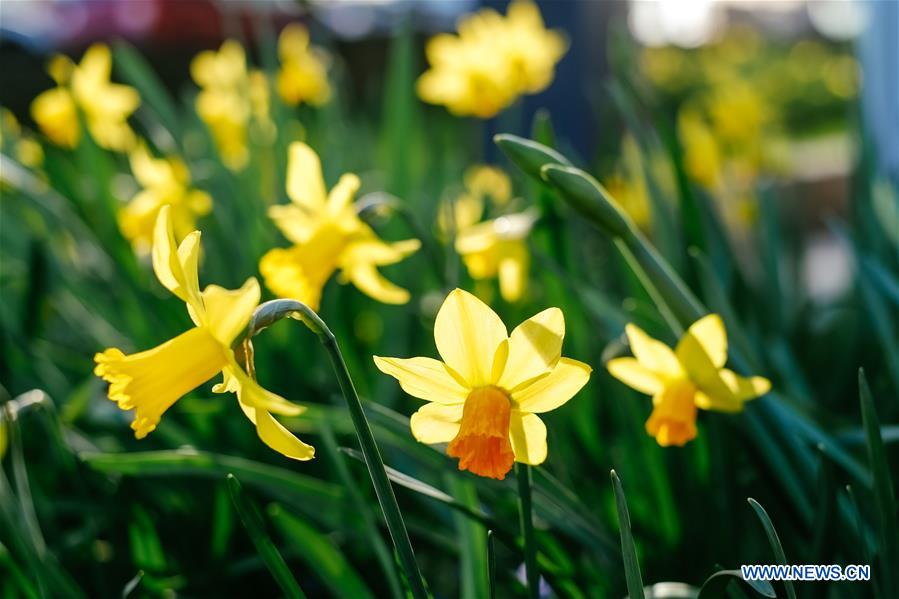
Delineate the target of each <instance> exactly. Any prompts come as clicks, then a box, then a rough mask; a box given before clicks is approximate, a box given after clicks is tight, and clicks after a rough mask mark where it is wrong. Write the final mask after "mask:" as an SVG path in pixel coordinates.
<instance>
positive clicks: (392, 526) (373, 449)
mask: <svg viewBox="0 0 899 599" xmlns="http://www.w3.org/2000/svg"><path fill="white" fill-rule="evenodd" d="M283 318H294V319H296V320H299V321H301V322H302V323H303V324H305V325H306V327H307V328H308V329H309V330H310V331H312V332H313V333H315V335H316V336H317V337H318V339H319V341H321V343H322V345H323V346H324V347H325V349H326V350H327V352H328V358H329V359H330V360H331V366H332V367H333V368H334V374H335V375H336V376H337V382H338V384H339V385H340V391H341V393H342V394H343V398H344V400H345V401H346V404H347V409H348V410H349V412H350V418H351V419H352V421H353V426H354V427H355V429H356V436H357V437H358V439H359V445H360V446H361V448H362V455H363V458H364V459H365V465H366V467H367V468H368V473H369V476H370V477H371V481H372V484H373V485H374V487H375V494H376V495H377V497H378V503H379V504H380V506H381V511H382V512H383V514H384V521H385V522H386V524H387V530H388V531H389V532H390V538H391V539H392V540H393V545H394V547H395V548H396V552H397V554H398V556H399V561H400V564H401V565H402V567H403V570H404V572H405V574H406V579H407V581H408V583H409V590H410V591H411V594H412V596H413V597H415V599H426V598H427V597H428V596H429V595H428V592H427V588H426V586H425V581H424V579H423V578H422V575H421V571H420V570H419V568H418V562H417V561H416V559H415V552H414V551H413V550H412V543H411V542H410V540H409V533H408V532H407V531H406V523H405V521H404V520H403V516H402V514H401V513H400V508H399V506H398V505H397V502H396V496H395V495H394V493H393V487H391V486H390V481H389V480H388V478H387V471H386V470H385V468H384V462H383V461H382V460H381V453H380V451H379V450H378V446H377V444H376V443H375V438H374V435H373V434H372V432H371V427H369V425H368V420H367V419H366V418H365V412H364V410H363V408H362V402H361V401H360V400H359V395H358V394H357V393H356V388H355V387H354V386H353V381H352V379H351V378H350V374H349V372H348V371H347V367H346V363H345V362H344V360H343V355H342V354H341V353H340V348H339V346H338V344H337V338H336V337H335V336H334V333H332V332H331V329H329V328H328V325H327V324H325V322H324V321H323V320H322V319H321V318H320V317H319V315H318V314H316V313H315V311H314V310H312V309H311V308H310V307H309V306H307V305H306V304H304V303H302V302H299V301H296V300H290V299H279V300H272V301H269V302H265V303H264V304H262V305H260V306H259V308H257V309H256V312H255V313H254V314H253V317H252V319H251V320H250V324H249V325H248V327H247V331H246V335H245V337H246V338H247V339H250V338H252V337H253V336H255V335H257V334H258V333H259V332H260V331H262V330H263V329H265V328H267V327H269V326H271V325H272V324H274V323H275V322H277V321H279V320H281V319H283Z"/></svg>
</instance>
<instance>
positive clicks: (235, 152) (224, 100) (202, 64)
mask: <svg viewBox="0 0 899 599" xmlns="http://www.w3.org/2000/svg"><path fill="white" fill-rule="evenodd" d="M190 73H191V76H192V77H193V79H194V81H195V82H196V83H197V85H199V86H200V88H201V90H200V93H199V94H197V103H196V107H197V114H198V115H199V117H200V119H202V121H203V122H204V123H206V126H207V127H209V131H210V132H211V134H212V137H213V140H214V141H215V145H216V147H217V149H218V152H219V155H220V156H221V158H222V161H223V162H224V163H225V166H227V167H228V168H230V169H231V170H240V169H241V168H243V167H244V166H245V165H246V163H247V160H249V157H250V154H249V149H248V148H247V131H248V126H249V121H250V117H251V116H252V115H253V112H254V108H255V111H256V112H257V113H258V112H259V109H260V107H259V106H256V107H254V106H253V102H252V99H251V89H250V75H249V73H248V72H247V57H246V54H245V53H244V49H243V46H241V45H240V43H239V42H236V41H234V40H226V41H225V42H224V43H223V44H222V46H221V48H219V51H218V52H216V51H214V50H205V51H203V52H200V53H199V54H197V56H196V57H194V59H193V61H192V62H191V64H190Z"/></svg>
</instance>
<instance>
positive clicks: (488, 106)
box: [418, 0, 567, 118]
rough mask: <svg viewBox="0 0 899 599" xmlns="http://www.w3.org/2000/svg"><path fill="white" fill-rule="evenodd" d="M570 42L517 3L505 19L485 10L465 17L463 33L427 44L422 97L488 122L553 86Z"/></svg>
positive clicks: (521, 0)
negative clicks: (520, 99) (522, 98)
mask: <svg viewBox="0 0 899 599" xmlns="http://www.w3.org/2000/svg"><path fill="white" fill-rule="evenodd" d="M566 49H567V42H566V41H565V38H564V37H563V36H562V35H561V34H560V33H559V32H557V31H551V30H547V29H546V28H545V26H544V24H543V18H542V17H541V15H540V11H539V9H538V8H537V6H536V5H535V4H534V3H532V2H530V1H528V0H515V1H514V2H512V3H511V4H510V5H509V9H508V13H507V14H506V16H505V17H503V16H502V15H500V14H499V13H497V12H496V11H494V10H492V9H484V10H481V11H479V12H478V13H475V14H473V15H469V16H467V17H465V18H464V19H463V20H462V21H461V22H460V23H459V26H458V34H457V35H452V34H440V35H437V36H435V37H434V38H432V39H431V40H429V41H428V45H427V48H426V53H427V58H428V63H429V65H430V68H429V69H428V71H426V72H425V73H424V74H423V75H422V76H421V78H420V79H419V80H418V95H419V96H420V97H421V99H422V100H424V101H425V102H428V103H430V104H439V105H443V106H446V107H447V109H448V110H449V111H450V112H451V113H453V114H455V115H462V116H475V117H478V118H489V117H492V116H494V115H496V114H497V113H499V112H500V111H502V110H503V109H505V108H506V107H508V106H509V105H510V104H512V103H513V102H515V100H516V99H518V97H519V96H521V95H523V94H535V93H538V92H541V91H543V90H544V89H546V88H547V87H548V86H549V84H550V83H551V82H552V79H553V74H554V72H555V66H556V63H557V62H559V60H560V59H561V58H562V56H563V55H564V54H565V51H566Z"/></svg>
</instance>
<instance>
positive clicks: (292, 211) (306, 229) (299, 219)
mask: <svg viewBox="0 0 899 599" xmlns="http://www.w3.org/2000/svg"><path fill="white" fill-rule="evenodd" d="M268 216H269V218H271V219H272V221H274V223H275V226H276V227H278V229H280V230H281V233H283V234H284V237H286V238H287V239H289V240H290V241H292V242H293V243H305V242H307V241H309V239H310V238H311V237H312V235H313V234H314V233H315V226H316V221H315V218H314V215H313V214H312V213H311V212H309V210H307V209H306V208H304V207H302V206H297V205H296V204H289V205H286V206H284V205H281V206H272V207H270V208H269V209H268Z"/></svg>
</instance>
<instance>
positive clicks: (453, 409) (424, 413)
mask: <svg viewBox="0 0 899 599" xmlns="http://www.w3.org/2000/svg"><path fill="white" fill-rule="evenodd" d="M462 409H463V407H462V404H454V405H445V404H439V403H428V404H425V405H423V406H422V407H421V408H419V410H418V411H417V412H415V413H414V414H412V417H411V418H410V419H409V427H410V428H411V429H412V436H413V437H415V439H416V441H419V442H420V443H428V444H433V443H448V442H450V441H452V440H453V438H454V437H455V436H456V435H457V434H458V433H459V423H460V421H461V420H462Z"/></svg>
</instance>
